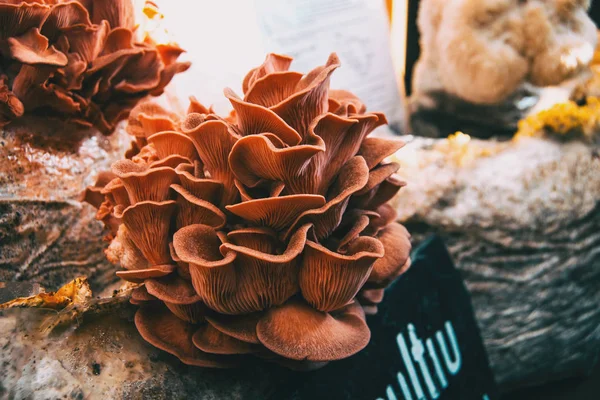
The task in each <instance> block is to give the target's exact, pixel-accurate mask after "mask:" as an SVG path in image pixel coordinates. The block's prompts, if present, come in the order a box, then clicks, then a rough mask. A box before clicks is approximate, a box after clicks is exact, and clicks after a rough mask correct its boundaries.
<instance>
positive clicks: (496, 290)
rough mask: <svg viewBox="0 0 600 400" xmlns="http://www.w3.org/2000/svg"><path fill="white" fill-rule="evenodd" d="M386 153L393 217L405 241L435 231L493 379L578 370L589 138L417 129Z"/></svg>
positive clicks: (594, 328)
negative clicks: (393, 174) (395, 178)
mask: <svg viewBox="0 0 600 400" xmlns="http://www.w3.org/2000/svg"><path fill="white" fill-rule="evenodd" d="M397 156H398V159H399V160H400V162H401V163H402V168H401V170H400V175H402V176H403V177H404V178H405V179H406V180H407V181H408V185H407V187H406V188H404V189H402V191H401V192H400V194H399V196H398V198H397V199H396V200H397V208H398V211H399V213H400V219H401V220H402V221H404V222H405V224H406V225H407V227H408V228H409V230H410V231H411V233H412V234H413V237H414V239H415V241H419V240H420V239H422V238H424V237H425V236H427V235H428V234H431V233H434V232H435V233H440V234H441V235H442V236H443V237H444V239H445V240H446V243H447V245H448V246H449V248H450V251H451V253H452V255H453V257H454V260H455V262H456V264H457V267H458V268H459V269H460V270H461V272H462V275H463V277H464V279H465V280H466V283H467V287H468V289H469V290H470V292H471V296H472V301H473V306H474V308H475V312H476V316H477V320H478V322H479V326H480V328H481V331H482V336H483V339H484V342H485V345H486V348H487V351H488V354H489V358H490V361H491V363H492V368H493V370H494V373H495V376H496V379H497V380H498V382H499V383H500V384H501V385H503V387H505V388H507V387H512V386H522V385H532V384H535V383H540V382H542V381H547V380H553V379H558V378H561V377H566V376H573V375H578V374H583V373H585V372H587V371H588V370H589V369H590V367H591V366H592V365H593V364H594V363H595V362H596V361H597V359H598V355H599V351H600V307H599V306H598V305H599V304H600V157H599V155H598V149H597V148H594V147H589V146H586V145H585V144H583V143H578V142H573V143H566V144H560V143H557V142H554V141H551V140H545V139H533V138H523V139H521V140H518V141H511V142H503V143H501V142H494V141H476V140H471V141H470V142H468V143H466V144H464V145H459V144H457V143H449V142H448V141H447V140H431V139H422V138H420V139H415V140H413V141H412V142H411V143H410V144H409V145H407V146H406V147H405V148H404V149H401V150H400V151H399V152H398V155H397Z"/></svg>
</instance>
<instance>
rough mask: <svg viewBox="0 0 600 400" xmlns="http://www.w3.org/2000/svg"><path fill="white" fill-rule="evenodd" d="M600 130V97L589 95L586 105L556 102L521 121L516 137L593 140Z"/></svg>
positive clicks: (572, 102)
mask: <svg viewBox="0 0 600 400" xmlns="http://www.w3.org/2000/svg"><path fill="white" fill-rule="evenodd" d="M598 132H600V98H598V97H588V98H587V99H586V103H585V104H584V105H579V104H577V103H575V102H574V101H568V102H566V103H559V104H555V105H554V106H552V107H550V108H549V109H547V110H543V111H540V112H539V113H537V114H533V115H530V116H528V117H527V118H525V119H523V120H521V121H519V125H518V130H517V133H516V138H519V137H522V136H543V135H552V136H555V137H559V138H562V139H572V138H580V139H584V140H591V139H592V137H593V136H594V135H596V134H598Z"/></svg>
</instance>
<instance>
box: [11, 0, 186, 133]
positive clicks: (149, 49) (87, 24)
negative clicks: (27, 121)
mask: <svg viewBox="0 0 600 400" xmlns="http://www.w3.org/2000/svg"><path fill="white" fill-rule="evenodd" d="M0 21H2V23H1V24H0V58H2V61H3V62H2V65H0V76H3V77H6V79H5V85H6V93H10V94H11V96H3V95H2V92H3V90H2V89H1V85H0V113H1V114H0V116H1V118H0V124H2V125H5V124H7V123H10V122H11V121H13V120H15V119H17V118H20V117H21V116H23V115H39V116H42V117H44V118H54V119H59V120H63V121H66V122H69V123H73V124H76V125H80V126H82V127H91V126H94V127H95V128H97V129H98V130H99V131H101V132H102V133H104V134H110V133H112V131H113V130H114V128H115V125H116V124H117V123H118V122H119V121H121V120H123V119H126V118H127V116H128V114H129V112H130V111H131V110H132V108H133V107H134V106H135V105H136V104H137V103H138V102H139V101H140V100H142V99H143V98H145V97H147V96H153V95H159V94H161V93H162V91H163V89H164V87H165V86H166V85H167V84H168V83H169V82H170V81H171V79H172V78H173V77H174V75H175V74H177V73H180V72H183V71H185V70H187V69H188V68H189V63H182V62H178V61H177V59H178V57H179V56H180V55H181V53H182V52H183V50H182V49H180V48H179V47H178V46H176V45H172V44H165V45H158V44H155V43H153V42H152V41H151V40H144V41H143V42H141V41H137V40H136V39H135V37H134V35H133V32H134V30H135V29H136V27H135V23H134V10H133V2H132V0H116V1H112V2H107V1H105V0H81V1H68V2H67V1H53V0H38V1H35V2H31V1H14V0H0ZM5 97H6V98H5Z"/></svg>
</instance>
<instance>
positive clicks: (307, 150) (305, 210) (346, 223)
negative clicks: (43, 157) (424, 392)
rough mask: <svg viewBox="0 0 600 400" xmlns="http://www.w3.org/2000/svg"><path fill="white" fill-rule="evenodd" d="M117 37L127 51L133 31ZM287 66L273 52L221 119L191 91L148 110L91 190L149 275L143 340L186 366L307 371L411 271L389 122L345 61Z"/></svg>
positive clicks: (348, 350) (143, 274)
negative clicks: (243, 363)
mask: <svg viewBox="0 0 600 400" xmlns="http://www.w3.org/2000/svg"><path fill="white" fill-rule="evenodd" d="M109 36H110V37H111V42H112V43H113V45H112V47H114V48H115V49H119V50H118V51H115V53H117V52H120V53H118V54H128V51H130V49H129V48H128V47H127V42H128V39H127V35H126V34H125V33H124V32H121V33H118V32H117V33H109ZM57 49H58V50H61V49H62V48H61V47H59V46H57ZM159 52H160V53H161V57H163V58H165V59H171V58H176V57H177V56H178V55H179V54H180V49H178V48H170V49H167V48H164V49H160V50H159ZM163 53H164V54H163ZM106 56H110V53H109V54H107V55H106ZM114 56H115V57H116V56H117V55H116V54H115V55H114ZM101 57H103V56H101ZM119 57H121V56H120V55H119ZM103 60H107V61H108V58H103ZM290 64H291V59H290V58H289V57H285V56H280V55H274V54H272V55H269V56H267V58H266V60H265V62H264V63H263V64H262V65H261V66H259V67H257V68H255V69H254V70H252V71H251V72H250V73H248V74H247V75H246V78H245V79H244V83H243V90H244V96H243V97H239V96H237V95H236V94H235V93H233V91H231V90H230V89H226V90H225V96H226V97H227V98H228V99H229V101H230V103H231V105H232V107H233V111H231V112H230V113H229V114H228V115H226V116H225V117H222V116H219V115H217V114H215V113H214V110H212V109H211V108H208V107H204V106H203V105H202V104H200V103H199V102H198V101H197V100H196V99H194V98H192V99H191V101H190V106H189V108H188V111H187V114H185V115H179V114H173V113H170V112H168V111H166V110H165V109H163V108H162V107H159V106H156V105H153V104H152V103H143V104H140V105H138V106H137V107H136V108H135V109H134V110H133V111H132V112H131V114H130V118H129V127H128V130H129V132H130V133H131V134H133V135H134V136H135V141H134V143H133V145H132V150H131V151H129V152H128V154H127V156H126V157H127V159H126V160H121V161H118V162H117V163H115V164H114V165H113V172H114V177H113V178H112V179H111V180H108V179H105V180H104V181H105V182H104V184H105V186H104V188H100V186H101V185H102V183H99V184H98V187H96V188H92V189H90V190H89V199H88V201H89V202H90V203H94V204H95V205H96V206H98V203H99V202H101V203H100V209H99V211H98V214H97V218H106V217H107V216H110V217H112V218H114V219H115V221H116V223H117V224H119V225H120V226H118V230H115V232H116V236H115V237H114V239H113V240H112V243H111V244H110V246H109V249H108V250H107V256H108V257H109V259H110V260H111V261H112V262H115V263H120V264H121V266H122V268H123V269H124V270H123V271H121V272H119V275H120V276H122V277H124V278H126V279H129V280H133V281H135V282H143V287H144V288H145V289H143V290H145V292H141V289H140V293H139V294H137V295H136V296H137V297H136V299H134V300H133V302H134V303H137V304H140V305H141V306H142V309H141V310H140V312H138V317H136V323H138V329H139V330H140V333H141V334H142V336H143V337H144V338H145V339H146V340H148V341H149V342H150V343H152V344H154V345H156V346H157V347H160V348H163V349H166V350H167V351H170V352H171V353H173V354H175V355H177V356H178V357H179V358H180V359H181V360H182V361H184V362H186V363H192V364H194V363H197V364H199V365H202V364H203V363H207V362H208V364H210V362H213V361H214V362H215V363H217V361H221V357H224V360H228V361H230V362H231V360H237V359H239V358H240V357H242V355H245V356H252V357H257V358H262V359H265V360H267V361H269V362H274V363H278V364H280V365H283V366H285V367H287V368H291V369H295V370H311V369H315V368H319V367H322V366H323V365H325V364H326V363H327V362H329V361H333V360H337V359H340V358H345V357H348V356H350V355H352V354H355V353H356V352H358V351H360V350H361V349H362V348H364V346H366V344H367V343H368V341H369V337H370V332H369V329H368V326H367V324H366V322H365V313H369V314H372V313H375V312H376V311H377V305H378V304H379V303H380V302H381V301H382V294H383V290H384V288H385V287H386V286H387V285H389V284H391V283H392V282H393V280H394V279H396V278H397V277H398V276H399V275H400V274H402V273H403V272H404V271H406V269H407V268H408V266H410V259H409V258H408V254H409V251H410V236H409V235H408V233H407V232H406V230H405V229H404V228H403V227H402V226H401V225H399V224H396V223H395V222H394V221H395V219H396V211H395V210H394V207H392V206H391V205H390V204H388V203H387V201H388V200H389V199H390V198H391V197H392V196H394V195H395V194H396V192H397V191H398V190H399V189H400V188H401V187H402V185H403V184H404V183H403V182H401V181H399V180H398V179H397V178H396V177H395V176H394V173H395V172H396V171H397V169H398V168H399V165H398V164H395V163H391V162H387V161H386V158H387V157H388V156H389V155H391V154H392V153H394V152H395V151H396V150H397V149H399V148H400V147H401V146H402V144H401V143H396V142H393V141H390V140H388V139H380V138H369V137H368V135H369V134H370V133H371V132H372V131H373V130H374V129H375V128H377V127H378V126H380V125H382V124H384V123H386V119H385V116H383V114H380V113H368V112H367V111H366V106H365V105H364V104H363V103H362V102H361V101H360V100H359V99H358V98H357V97H356V96H354V95H353V94H352V93H350V92H347V91H343V90H342V91H332V90H329V80H330V77H331V74H332V73H333V71H334V70H335V69H336V68H337V66H338V65H339V61H338V59H337V57H336V56H335V55H332V56H331V57H330V58H329V60H328V62H327V63H326V64H325V65H323V66H320V67H317V68H315V69H314V70H312V71H310V72H309V73H308V74H306V75H302V74H300V73H297V72H293V71H289V67H290ZM148 73H149V74H154V72H153V71H148ZM117 74H118V72H117ZM115 76H117V75H115ZM106 181H108V182H106ZM100 195H104V201H101V200H102V198H101V197H100ZM152 312H155V313H157V315H152V314H151V313H152ZM176 320H177V321H179V322H177V321H176ZM162 321H164V323H162ZM208 356H212V357H217V358H208V359H207V357H208ZM198 360H201V361H198ZM206 360H208V361H206ZM208 364H207V365H208Z"/></svg>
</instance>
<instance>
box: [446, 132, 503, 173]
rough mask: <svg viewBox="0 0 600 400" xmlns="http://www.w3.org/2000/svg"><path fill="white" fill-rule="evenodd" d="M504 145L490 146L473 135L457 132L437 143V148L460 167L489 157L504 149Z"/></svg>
mask: <svg viewBox="0 0 600 400" xmlns="http://www.w3.org/2000/svg"><path fill="white" fill-rule="evenodd" d="M502 148H503V146H494V147H490V146H488V144H487V143H486V142H483V141H476V142H474V141H472V140H471V136H470V135H467V134H466V133H463V132H460V131H459V132H455V133H453V134H451V135H449V136H448V138H447V139H446V140H442V141H440V142H439V143H437V144H436V149H437V150H438V151H441V152H443V153H445V154H446V157H447V159H449V160H450V161H451V162H452V163H454V164H455V165H457V166H459V167H464V166H467V165H470V164H471V163H473V162H474V161H475V160H477V159H479V158H481V157H489V156H491V155H494V154H496V153H498V152H500V151H501V150H502Z"/></svg>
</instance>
